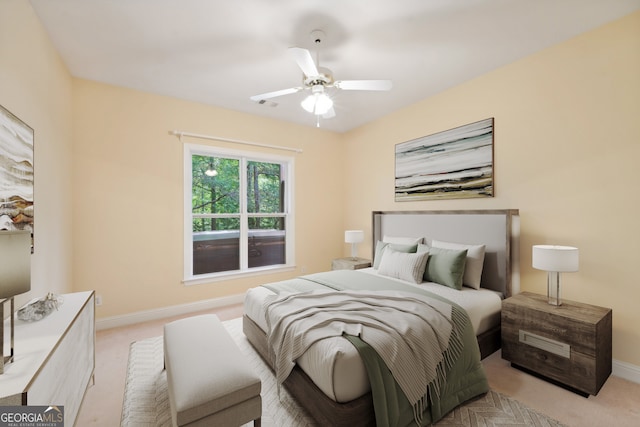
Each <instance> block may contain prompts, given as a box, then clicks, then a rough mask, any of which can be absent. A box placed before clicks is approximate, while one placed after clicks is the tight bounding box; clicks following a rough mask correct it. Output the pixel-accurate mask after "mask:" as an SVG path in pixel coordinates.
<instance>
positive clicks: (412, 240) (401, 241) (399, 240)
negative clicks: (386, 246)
mask: <svg viewBox="0 0 640 427" xmlns="http://www.w3.org/2000/svg"><path fill="white" fill-rule="evenodd" d="M382 241H383V242H384V243H393V244H396V245H417V244H419V243H422V237H394V236H387V235H385V236H384V237H383V238H382Z"/></svg>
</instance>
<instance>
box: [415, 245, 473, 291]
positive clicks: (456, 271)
mask: <svg viewBox="0 0 640 427" xmlns="http://www.w3.org/2000/svg"><path fill="white" fill-rule="evenodd" d="M421 246H422V245H421ZM420 249H421V251H419V252H424V248H420ZM428 252H429V259H428V260H427V268H426V269H425V271H424V279H425V280H426V281H428V282H435V283H438V284H440V285H445V286H448V287H450V288H453V289H458V290H461V289H462V278H463V277H464V266H465V263H466V261H467V250H466V249H462V250H457V249H444V248H434V247H431V248H429V251H428Z"/></svg>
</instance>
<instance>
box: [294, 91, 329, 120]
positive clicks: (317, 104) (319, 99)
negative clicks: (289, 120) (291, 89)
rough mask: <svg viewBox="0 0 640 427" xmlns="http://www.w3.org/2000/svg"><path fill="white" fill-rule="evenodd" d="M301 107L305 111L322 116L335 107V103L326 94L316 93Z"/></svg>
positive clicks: (303, 102) (302, 103)
mask: <svg viewBox="0 0 640 427" xmlns="http://www.w3.org/2000/svg"><path fill="white" fill-rule="evenodd" d="M300 105H301V106H302V108H304V109H305V111H308V112H309V113H313V114H315V115H317V116H321V115H323V114H326V113H327V112H328V111H329V110H330V109H331V107H333V101H332V100H331V98H329V97H328V96H327V94H325V93H314V94H311V95H309V96H308V97H307V98H306V99H305V100H304V101H302V102H301V103H300Z"/></svg>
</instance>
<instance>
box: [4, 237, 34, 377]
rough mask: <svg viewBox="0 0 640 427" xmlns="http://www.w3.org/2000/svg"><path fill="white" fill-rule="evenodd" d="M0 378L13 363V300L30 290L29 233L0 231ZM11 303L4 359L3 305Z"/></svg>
mask: <svg viewBox="0 0 640 427" xmlns="http://www.w3.org/2000/svg"><path fill="white" fill-rule="evenodd" d="M0 260H2V264H1V265H2V266H1V267H0V299H1V300H3V301H1V302H0V318H2V322H3V323H2V328H0V351H2V357H0V374H3V373H4V367H5V365H6V364H7V363H11V362H12V361H13V337H14V302H13V297H14V296H16V295H19V294H22V293H25V292H28V291H29V290H31V232H29V231H0ZM7 300H9V301H10V303H11V312H10V313H9V317H11V350H10V353H9V355H8V356H5V354H4V329H5V328H4V318H5V311H4V304H5V303H6V302H7Z"/></svg>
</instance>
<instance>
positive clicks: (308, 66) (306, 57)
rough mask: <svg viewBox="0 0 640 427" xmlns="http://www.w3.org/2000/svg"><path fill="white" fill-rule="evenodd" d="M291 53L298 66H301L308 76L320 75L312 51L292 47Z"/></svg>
mask: <svg viewBox="0 0 640 427" xmlns="http://www.w3.org/2000/svg"><path fill="white" fill-rule="evenodd" d="M289 54H290V55H291V57H292V58H293V59H294V60H295V61H296V63H297V64H298V67H300V69H301V70H302V72H303V73H304V75H305V76H306V77H315V76H318V75H320V73H319V72H318V67H316V63H315V62H313V58H312V57H311V53H310V52H309V51H308V50H307V49H302V48H300V47H290V48H289Z"/></svg>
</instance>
